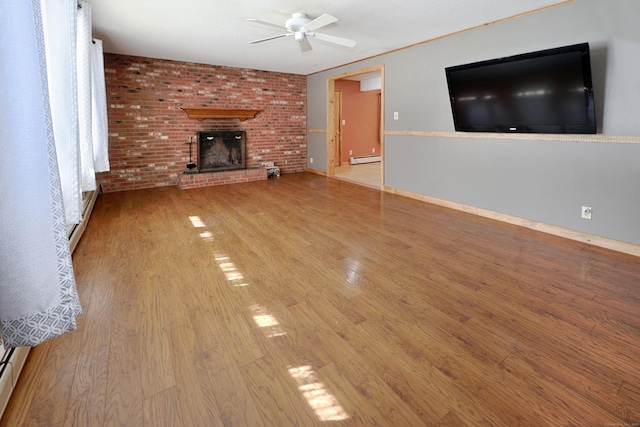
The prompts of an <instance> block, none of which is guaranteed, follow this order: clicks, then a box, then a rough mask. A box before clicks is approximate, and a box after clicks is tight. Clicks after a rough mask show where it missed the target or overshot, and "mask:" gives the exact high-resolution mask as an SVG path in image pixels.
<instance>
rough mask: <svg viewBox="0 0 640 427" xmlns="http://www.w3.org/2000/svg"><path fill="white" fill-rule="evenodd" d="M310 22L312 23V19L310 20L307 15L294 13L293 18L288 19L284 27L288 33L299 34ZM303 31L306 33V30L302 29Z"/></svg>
mask: <svg viewBox="0 0 640 427" xmlns="http://www.w3.org/2000/svg"><path fill="white" fill-rule="evenodd" d="M309 22H311V19H309V18H308V17H307V15H306V14H304V13H294V14H293V15H292V16H291V18H289V19H287V21H286V22H285V23H284V26H285V27H286V28H287V31H290V32H292V33H297V32H298V31H300V30H301V29H302V27H304V26H305V25H307V24H308V23H309ZM302 31H304V29H302Z"/></svg>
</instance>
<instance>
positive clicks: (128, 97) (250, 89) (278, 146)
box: [98, 54, 307, 192]
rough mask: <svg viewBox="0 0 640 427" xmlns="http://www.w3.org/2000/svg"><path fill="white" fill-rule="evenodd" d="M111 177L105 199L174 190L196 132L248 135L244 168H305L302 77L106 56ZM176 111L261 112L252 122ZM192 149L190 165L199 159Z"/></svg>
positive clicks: (106, 178) (102, 176)
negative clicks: (137, 191)
mask: <svg viewBox="0 0 640 427" xmlns="http://www.w3.org/2000/svg"><path fill="white" fill-rule="evenodd" d="M104 66H105V80H106V87H107V105H108V117H109V157H110V158H109V160H110V163H111V171H109V172H102V173H99V174H98V181H100V183H101V184H102V187H103V190H104V191H105V192H111V191H123V190H135V189H140V188H150V187H160V186H168V185H177V184H178V178H179V175H180V174H182V173H183V172H184V171H185V169H186V164H187V162H188V161H189V151H188V150H189V147H188V145H187V144H186V142H187V141H188V138H189V137H190V136H191V137H192V138H193V140H194V141H196V134H197V132H198V131H205V130H244V131H246V137H247V147H246V151H247V153H246V165H247V167H248V168H251V167H255V166H258V165H259V164H260V163H261V162H263V161H271V162H275V163H276V165H278V166H279V167H280V170H281V172H282V173H283V174H284V173H292V172H302V171H304V169H305V167H306V151H307V145H306V99H307V95H306V77H305V76H301V75H295V74H284V73H274V72H268V71H256V70H249V69H241V68H231V67H222V66H212V65H204V64H196V63H188V62H177V61H166V60H162V59H152V58H142V57H132V56H124V55H115V54H105V63H104ZM181 107H212V108H249V109H261V110H264V111H263V112H261V113H259V114H258V115H257V116H256V118H254V119H248V120H246V121H244V122H240V121H239V120H237V119H216V120H209V119H207V120H204V121H202V122H200V121H197V120H193V119H189V118H188V117H187V114H186V113H185V112H184V111H183V110H182V109H181ZM196 147H197V144H196V143H194V144H193V159H194V161H195V159H196V158H197V155H196V150H197V148H196Z"/></svg>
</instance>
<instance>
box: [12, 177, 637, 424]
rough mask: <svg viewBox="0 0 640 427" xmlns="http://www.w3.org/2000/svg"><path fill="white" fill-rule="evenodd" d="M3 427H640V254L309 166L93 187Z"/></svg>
mask: <svg viewBox="0 0 640 427" xmlns="http://www.w3.org/2000/svg"><path fill="white" fill-rule="evenodd" d="M74 265H75V272H76V276H77V279H78V287H79V292H80V295H81V301H82V304H83V307H84V314H83V315H82V316H80V318H79V322H78V329H77V330H76V331H75V332H72V333H69V334H66V335H64V336H62V337H59V338H57V339H54V340H52V341H49V342H47V343H45V344H42V345H40V346H38V347H36V348H34V349H33V350H32V352H31V353H30V355H29V359H28V361H27V364H26V366H25V368H24V371H23V376H22V377H21V380H20V382H19V384H18V387H17V389H16V391H15V394H14V396H13V398H12V400H11V402H10V403H9V406H8V408H7V410H6V412H5V415H4V417H3V419H2V422H1V423H0V425H2V426H12V427H13V426H21V425H28V426H38V425H41V426H54V427H63V426H83V427H84V426H236V427H237V426H251V427H256V426H278V427H286V426H329V425H331V426H333V425H345V426H393V427H398V426H401V427H405V426H469V427H471V426H479V425H490V426H564V425H571V426H607V425H634V424H633V423H638V422H640V286H639V279H640V260H639V259H638V258H635V257H632V256H629V255H624V254H619V253H614V252H610V251H607V250H604V249H599V248H595V247H590V246H587V245H584V244H580V243H577V242H573V241H569V240H563V239H561V238H558V237H554V236H549V235H545V234H540V233H537V232H534V231H532V230H528V229H522V228H517V227H515V226H510V225H506V224H502V223H498V222H494V221H491V220H488V219H484V218H480V217H475V216H472V215H468V214H464V213H461V212H457V211H451V210H447V209H445V208H441V207H437V206H431V205H427V204H424V203H421V202H418V201H415V200H412V199H407V198H402V197H400V196H397V195H392V194H386V193H382V192H380V191H377V190H374V189H370V188H367V187H364V186H359V185H354V184H351V183H348V182H344V181H341V180H337V179H332V178H326V177H321V176H318V175H311V174H292V175H284V176H282V177H281V178H279V179H270V180H268V181H262V182H254V183H247V184H237V185H230V186H224V187H210V188H203V189H195V190H184V191H181V190H179V189H177V188H159V189H151V190H140V191H131V192H123V193H110V194H105V195H100V197H99V199H98V201H97V203H96V207H95V210H94V213H93V215H92V217H91V221H90V223H89V226H88V228H87V230H86V232H85V235H84V237H83V238H82V240H81V241H80V243H79V245H78V247H77V249H76V251H75V254H74Z"/></svg>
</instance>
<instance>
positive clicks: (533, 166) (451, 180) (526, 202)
mask: <svg viewBox="0 0 640 427" xmlns="http://www.w3.org/2000/svg"><path fill="white" fill-rule="evenodd" d="M638 17H640V2H639V1H637V0H607V1H601V0H576V1H574V2H572V3H568V4H564V5H562V6H558V7H554V8H551V9H547V10H544V11H541V12H537V13H534V14H530V15H525V16H521V17H518V18H516V19H512V20H508V21H504V22H501V23H497V24H494V25H489V26H486V27H482V28H479V29H475V30H471V31H467V32H464V33H460V34H457V35H454V36H451V37H446V38H443V39H440V40H436V41H433V42H428V43H424V44H422V45H419V46H415V47H412V48H409V49H405V50H401V51H398V52H394V53H390V54H387V55H383V56H380V57H377V58H372V59H369V60H366V61H362V62H359V63H355V64H350V65H348V66H345V67H341V68H338V69H333V70H330V71H327V72H324V73H319V74H315V75H312V76H309V77H308V83H307V85H308V106H307V107H308V126H309V128H315V129H326V126H327V125H326V123H327V117H326V113H327V105H326V102H327V101H326V99H327V94H326V86H327V78H328V77H330V76H332V75H337V74H341V73H344V72H347V71H353V70H358V69H361V68H365V67H368V66H371V65H378V64H381V63H383V64H384V65H385V116H386V117H385V130H386V131H387V132H388V131H421V132H453V131H454V128H453V121H452V117H451V109H450V106H449V101H448V93H447V85H446V79H445V74H444V68H445V67H448V66H451V65H458V64H464V63H469V62H474V61H479V60H484V59H492V58H496V57H500V56H508V55H514V54H519V53H525V52H530V51H535V50H541V49H547V48H552V47H558V46H563V45H569V44H574V43H580V42H589V44H590V46H591V52H592V55H591V62H592V72H593V79H594V88H595V96H596V108H597V118H598V133H599V135H600V136H602V137H603V138H602V139H603V141H602V142H592V141H585V140H584V139H581V138H578V137H576V138H572V137H562V138H558V139H557V140H554V139H551V140H549V139H538V138H536V136H535V135H530V136H529V135H528V136H526V137H524V138H523V137H518V138H513V139H508V138H487V137H486V136H487V135H474V134H465V135H464V137H460V136H456V135H455V134H449V135H444V136H440V135H438V136H405V135H386V136H385V152H384V167H385V185H386V186H389V187H393V188H397V189H401V190H406V191H410V192H413V193H417V194H423V195H427V196H432V197H436V198H439V199H444V200H450V201H454V202H458V203H462V204H465V205H470V206H476V207H480V208H484V209H488V210H491V211H495V212H501V213H505V214H509V215H513V216H517V217H521V218H526V219H530V220H533V221H539V222H542V223H545V224H550V225H556V226H560V227H564V228H568V229H573V230H578V231H584V232H587V233H591V234H595V235H599V236H603V237H608V238H612V239H616V240H620V241H624V242H629V243H633V244H639V245H640V114H639V112H640V108H639V105H640V104H639V103H638V98H639V97H640V25H637V23H636V22H635V21H636V20H637V18H638ZM394 111H398V112H399V115H400V120H397V121H394V120H393V112H394ZM617 137H621V138H617ZM572 139H573V140H572ZM616 141H625V142H624V143H623V142H616ZM326 143H327V142H326V134H322V133H316V134H314V135H310V138H309V140H308V147H309V148H308V149H309V153H313V154H314V157H315V156H318V157H317V158H320V159H324V162H323V163H320V162H318V160H316V158H314V164H313V165H309V166H310V167H313V168H314V169H319V170H326ZM321 152H324V155H322V157H320V155H319V154H315V153H321ZM582 205H588V206H591V207H592V208H593V219H592V220H590V221H589V220H584V219H582V218H580V207H581V206H582Z"/></svg>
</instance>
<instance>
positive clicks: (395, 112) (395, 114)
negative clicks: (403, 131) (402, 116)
mask: <svg viewBox="0 0 640 427" xmlns="http://www.w3.org/2000/svg"><path fill="white" fill-rule="evenodd" d="M393 120H398V112H397V111H394V112H393Z"/></svg>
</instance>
